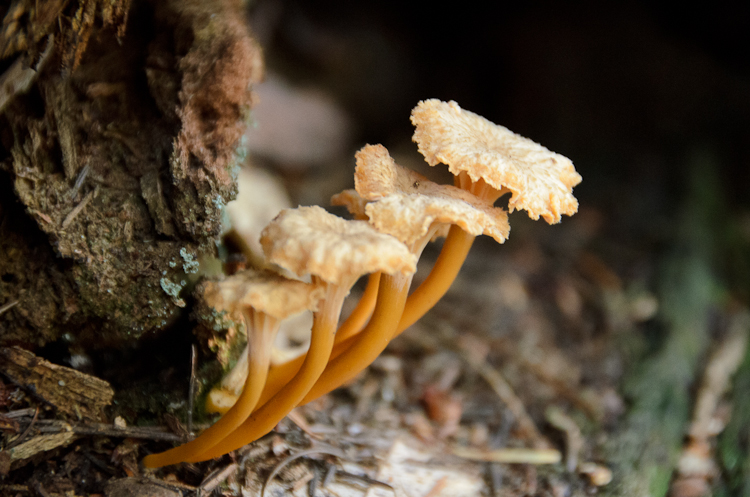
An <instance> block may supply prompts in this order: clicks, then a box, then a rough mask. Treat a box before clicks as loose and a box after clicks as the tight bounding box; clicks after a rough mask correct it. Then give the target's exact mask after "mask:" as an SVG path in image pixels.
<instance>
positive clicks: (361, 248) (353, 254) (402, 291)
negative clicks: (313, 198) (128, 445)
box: [186, 206, 416, 462]
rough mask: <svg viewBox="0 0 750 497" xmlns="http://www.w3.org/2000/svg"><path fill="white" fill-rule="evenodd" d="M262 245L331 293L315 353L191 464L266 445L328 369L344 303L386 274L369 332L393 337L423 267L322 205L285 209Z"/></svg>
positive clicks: (363, 225) (272, 257) (316, 325)
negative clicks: (370, 277) (368, 280)
mask: <svg viewBox="0 0 750 497" xmlns="http://www.w3.org/2000/svg"><path fill="white" fill-rule="evenodd" d="M261 245H262V246H263V250H264V252H265V253H266V256H267V257H268V259H269V261H270V262H272V263H275V264H277V265H279V266H281V267H283V268H284V269H286V270H288V271H291V272H292V273H295V274H296V275H298V276H303V275H306V274H309V275H311V277H312V281H313V283H314V284H315V285H316V286H320V287H322V288H324V290H325V294H324V297H323V298H322V299H321V301H320V306H319V307H320V308H319V310H318V311H317V312H315V315H314V316H315V317H314V321H313V328H312V334H311V339H310V348H309V350H308V352H307V355H306V356H305V359H304V362H303V363H302V366H301V367H300V369H299V371H298V372H297V374H296V375H295V376H294V378H292V380H291V381H290V382H289V383H288V384H286V386H285V387H284V388H283V389H282V390H281V391H279V392H278V393H276V394H275V395H273V396H272V397H271V398H270V399H269V400H268V401H267V402H265V403H264V404H263V405H262V406H261V407H260V408H258V409H257V410H256V411H255V412H254V413H253V414H252V415H251V416H250V417H249V418H248V419H247V420H246V421H245V422H244V423H242V425H241V426H239V427H238V428H237V429H236V430H235V431H234V432H233V433H232V434H231V436H230V437H227V438H225V439H224V440H222V441H221V442H220V443H218V444H217V445H215V446H214V447H212V448H211V449H209V450H207V451H205V452H204V453H202V454H200V455H198V456H197V457H191V458H188V459H186V460H187V461H188V462H197V461H204V460H207V459H211V458H213V457H218V456H220V455H222V454H226V453H227V452H230V451H232V450H235V449H237V448H239V447H242V446H243V445H245V444H248V443H250V442H252V441H254V440H256V439H258V438H259V437H261V436H263V435H265V434H266V433H268V432H270V431H271V430H272V429H273V427H274V426H276V424H277V423H278V422H279V421H280V420H281V419H282V418H283V417H284V416H286V415H287V414H288V413H289V411H291V410H292V409H293V408H294V407H296V406H297V405H298V404H299V403H300V401H301V400H302V399H303V398H304V397H305V395H306V394H307V393H308V391H309V390H310V388H311V387H312V386H313V385H314V384H316V381H317V380H318V378H319V376H320V375H321V373H322V372H323V370H324V369H326V365H327V364H328V360H329V356H330V353H331V349H332V347H333V342H334V335H335V332H336V325H337V324H338V320H339V315H340V313H341V307H342V304H343V301H344V297H346V295H347V294H348V293H349V291H350V289H351V287H352V286H353V285H354V283H355V282H356V281H357V279H358V278H359V277H360V276H362V275H363V274H368V273H372V272H377V271H381V272H383V273H384V274H383V276H382V277H381V280H382V281H381V284H380V291H379V292H378V302H377V303H376V305H375V310H374V312H373V316H372V318H371V319H370V323H369V324H368V328H369V327H373V328H379V327H386V328H387V329H389V330H391V332H392V329H395V327H396V324H397V323H398V319H399V318H400V317H401V310H402V309H403V305H404V301H405V298H406V291H407V290H408V282H410V281H411V277H412V275H413V273H414V271H415V269H416V257H415V256H414V255H413V254H411V253H410V252H409V250H408V249H407V248H406V246H404V245H403V244H402V243H401V242H399V241H398V240H396V239H395V238H394V237H392V236H389V235H386V234H383V233H380V232H378V231H377V230H375V229H374V228H373V227H372V226H370V225H369V224H368V223H367V222H365V221H346V220H344V219H341V218H338V217H336V216H334V215H332V214H329V213H327V212H326V211H325V210H324V209H322V208H320V207H316V206H313V207H299V208H297V209H286V210H283V211H282V212H281V213H280V214H279V215H278V216H277V217H276V218H275V219H274V220H273V221H272V222H271V223H270V224H269V225H268V226H267V227H266V228H265V229H264V230H263V234H262V236H261ZM404 286H405V288H404ZM363 333H364V332H363ZM334 362H335V360H334Z"/></svg>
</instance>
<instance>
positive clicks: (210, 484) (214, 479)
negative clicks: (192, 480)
mask: <svg viewBox="0 0 750 497" xmlns="http://www.w3.org/2000/svg"><path fill="white" fill-rule="evenodd" d="M239 468H240V465H239V464H237V463H236V462H234V463H232V464H230V465H228V466H227V467H225V468H220V469H217V470H216V471H213V472H211V473H210V474H209V475H208V476H206V477H205V478H204V479H203V481H202V482H201V484H200V485H199V486H198V491H199V492H209V493H210V492H212V491H213V490H214V489H215V488H216V487H218V486H219V485H221V484H222V483H224V482H225V481H226V479H227V478H229V477H230V476H232V475H233V474H235V473H236V472H237V470H238V469H239Z"/></svg>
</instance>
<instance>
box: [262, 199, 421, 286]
mask: <svg viewBox="0 0 750 497" xmlns="http://www.w3.org/2000/svg"><path fill="white" fill-rule="evenodd" d="M260 243H261V245H262V246H263V251H264V252H265V254H266V257H268V259H269V260H270V261H271V262H273V263H274V264H278V265H279V266H281V267H283V268H285V269H287V270H289V271H291V272H292V273H295V274H297V275H298V276H302V275H305V274H311V275H314V276H317V277H319V278H321V279H322V280H323V281H325V282H327V283H332V284H336V285H338V284H342V283H344V282H352V283H353V282H354V281H355V280H356V279H357V278H359V277H360V276H362V275H364V274H368V273H373V272H376V271H382V272H384V273H388V274H395V273H402V274H410V273H413V272H414V271H415V270H416V263H417V258H416V256H414V255H413V254H412V253H411V252H409V249H408V248H407V247H406V246H405V245H404V244H403V243H401V242H399V241H398V240H397V239H395V238H394V237H392V236H390V235H386V234H384V233H380V232H379V231H377V230H376V229H375V228H373V227H372V226H370V224H369V223H368V222H367V221H347V220H345V219H341V218H340V217H337V216H334V215H333V214H330V213H328V212H327V211H326V210H325V209H323V208H321V207H318V206H311V207H298V208H296V209H284V210H283V211H281V213H279V215H278V216H276V218H275V219H274V220H273V221H271V223H269V225H268V226H266V228H265V229H264V230H263V233H262V234H261V238H260Z"/></svg>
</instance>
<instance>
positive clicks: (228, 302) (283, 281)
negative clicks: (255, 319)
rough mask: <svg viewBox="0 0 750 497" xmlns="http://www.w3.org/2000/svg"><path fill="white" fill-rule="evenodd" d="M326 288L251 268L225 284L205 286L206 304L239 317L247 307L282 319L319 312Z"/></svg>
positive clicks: (210, 282)
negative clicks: (309, 312) (305, 312)
mask: <svg viewBox="0 0 750 497" xmlns="http://www.w3.org/2000/svg"><path fill="white" fill-rule="evenodd" d="M324 294H325V292H324V290H323V288H321V287H318V286H315V285H312V284H309V283H305V282H302V281H297V280H290V279H288V278H284V277H283V276H281V275H280V274H276V273H273V272H271V271H264V270H254V269H247V270H244V271H240V272H238V273H236V274H233V275H232V276H228V277H227V278H225V279H223V280H221V281H208V282H206V283H205V284H204V289H203V297H204V299H205V301H206V303H207V304H208V305H210V306H212V307H214V308H215V309H217V310H220V311H227V312H229V313H230V314H233V315H234V316H235V317H236V318H239V314H240V313H241V312H242V309H243V308H244V307H246V306H250V307H252V308H253V309H255V310H256V311H260V312H263V313H265V314H267V315H269V316H271V317H273V318H276V319H279V320H282V319H286V318H287V317H289V316H293V315H295V314H299V313H301V312H303V311H307V310H312V311H315V310H317V305H318V301H319V300H320V299H321V298H323V296H324Z"/></svg>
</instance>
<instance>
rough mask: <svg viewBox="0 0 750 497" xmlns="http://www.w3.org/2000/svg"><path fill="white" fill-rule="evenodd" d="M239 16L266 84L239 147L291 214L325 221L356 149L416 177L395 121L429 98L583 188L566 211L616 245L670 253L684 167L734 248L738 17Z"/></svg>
mask: <svg viewBox="0 0 750 497" xmlns="http://www.w3.org/2000/svg"><path fill="white" fill-rule="evenodd" d="M249 8H250V16H251V24H252V25H253V27H254V30H255V35H256V36H257V37H258V39H259V41H260V43H261V45H262V46H263V47H264V51H265V56H266V64H267V68H268V75H267V78H266V82H265V83H263V84H262V85H261V86H260V87H259V89H258V93H259V95H260V98H259V103H258V105H257V107H256V108H255V109H254V111H253V112H254V115H253V117H254V118H255V120H256V121H257V129H258V130H259V132H258V133H257V134H255V135H254V133H255V130H252V131H251V133H250V134H249V141H250V148H251V149H254V150H255V155H256V157H258V158H260V159H263V160H260V161H256V162H257V163H258V164H261V165H263V166H265V167H269V168H271V169H272V170H274V171H276V172H278V173H279V174H281V175H282V176H283V177H284V178H285V180H286V183H287V185H289V187H290V190H291V193H292V196H293V199H294V201H295V202H298V203H302V204H310V203H320V204H326V203H327V199H328V196H329V195H330V194H331V193H335V192H336V191H338V190H340V189H341V188H344V187H349V186H350V185H351V182H352V180H351V171H352V169H353V152H354V151H355V150H356V149H358V148H359V147H360V146H362V145H363V144H365V143H382V144H384V145H385V146H386V147H388V148H389V149H390V150H391V153H392V154H394V156H395V157H396V158H397V160H400V161H401V162H406V163H408V165H409V166H411V167H416V168H420V167H421V166H420V162H421V160H420V158H419V156H418V154H417V152H416V145H414V144H412V143H411V142H410V138H411V134H412V132H413V128H412V126H411V124H410V122H409V113H410V110H411V108H412V107H413V106H414V105H415V104H416V103H417V102H418V101H419V100H421V99H425V98H439V99H442V100H455V101H457V102H458V103H459V104H460V105H461V106H462V107H463V108H465V109H467V110H471V111H473V112H475V113H478V114H480V115H482V116H485V117H486V118H488V119H490V120H491V121H493V122H496V123H498V124H502V125H504V126H506V127H508V128H509V129H511V130H513V131H515V132H517V133H519V134H521V135H523V136H527V137H529V138H531V139H533V140H535V141H537V142H538V143H542V144H543V145H545V146H546V147H547V148H549V149H551V150H554V151H556V152H559V153H561V154H563V155H566V156H567V157H570V158H571V159H572V160H573V162H574V164H575V165H576V168H577V170H578V171H579V172H580V173H581V175H582V176H583V178H584V181H583V183H582V184H581V185H579V186H578V187H577V188H576V189H575V194H576V196H577V197H578V198H579V200H580V203H581V206H582V208H583V209H584V210H588V211H590V212H595V213H596V214H598V215H600V216H601V219H600V227H599V228H600V229H601V230H605V231H607V232H608V239H609V240H610V241H611V242H614V243H615V244H622V243H625V244H627V245H628V246H630V247H632V248H639V247H640V248H641V249H649V250H650V249H652V248H654V245H653V244H657V247H658V244H659V243H661V242H664V241H665V240H667V239H669V237H670V236H671V234H673V233H672V229H673V228H674V220H675V218H676V216H677V214H678V213H677V210H678V205H679V201H680V199H682V198H683V197H682V196H683V194H684V192H685V187H686V183H687V178H688V176H689V171H690V170H691V167H693V166H691V164H694V163H695V162H696V161H697V160H698V161H700V162H701V165H700V166H699V168H703V169H710V170H711V171H710V176H711V178H713V179H712V181H713V180H715V181H716V182H717V183H718V185H719V188H720V190H721V201H722V203H723V204H724V207H725V208H726V209H727V212H726V213H727V214H728V215H731V216H734V218H735V219H736V220H737V222H738V223H739V226H740V228H739V229H740V231H741V232H743V233H744V236H745V237H748V236H750V235H749V234H748V231H750V211H749V210H748V209H749V202H748V197H749V196H748V191H750V155H749V154H748V153H747V152H746V146H747V143H749V142H750V44H748V43H747V41H746V38H745V37H746V33H747V32H748V29H749V28H750V22H749V21H750V5H740V4H739V3H726V4H712V5H711V6H704V7H703V8H696V9H680V10H678V11H676V10H675V9H674V8H672V7H669V6H667V5H665V4H663V3H652V2H566V3H564V4H561V3H558V2H524V3H522V4H505V3H493V4H492V5H488V6H485V7H478V6H475V5H471V4H469V5H458V4H450V5H449V6H446V7H444V8H434V6H429V5H425V4H407V5H405V4H403V3H402V2H392V1H383V2H370V3H360V2H343V1H330V2H297V1H293V0H261V1H257V2H251V4H250V7H249ZM301 102H302V103H304V104H305V105H300V104H301ZM273 121H275V123H274V122H273ZM290 122H297V123H298V124H297V125H296V126H289V123H290ZM285 125H286V126H285ZM268 127H271V128H276V129H278V133H276V134H275V133H274V132H273V131H270V132H268V131H267V129H268ZM264 128H266V131H264ZM266 133H267V134H266ZM295 143H299V144H300V145H295ZM295 150H299V152H298V153H296V155H295ZM696 157H701V158H700V159H696ZM424 169H425V168H424V167H422V169H420V171H422V172H423V173H425V174H433V175H437V176H438V177H439V173H440V171H436V172H433V173H430V172H425V171H424ZM443 179H445V178H443ZM311 185H314V186H313V187H312V188H310V186H311ZM512 238H513V237H512V236H511V241H510V242H511V243H512ZM611 262H612V263H613V264H615V265H628V264H629V261H628V260H621V261H620V262H618V261H615V260H613V261H611ZM620 269H623V270H627V267H623V268H620ZM745 274H747V273H745ZM745 296H747V295H746V294H745Z"/></svg>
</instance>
